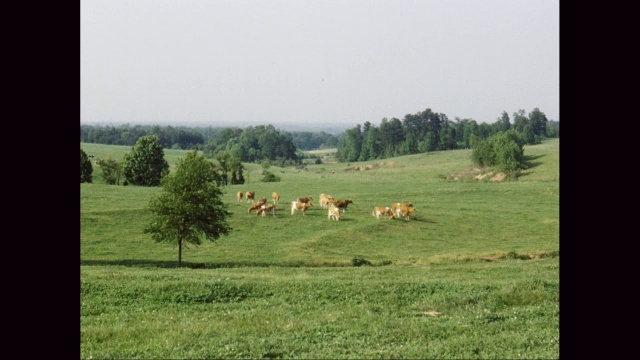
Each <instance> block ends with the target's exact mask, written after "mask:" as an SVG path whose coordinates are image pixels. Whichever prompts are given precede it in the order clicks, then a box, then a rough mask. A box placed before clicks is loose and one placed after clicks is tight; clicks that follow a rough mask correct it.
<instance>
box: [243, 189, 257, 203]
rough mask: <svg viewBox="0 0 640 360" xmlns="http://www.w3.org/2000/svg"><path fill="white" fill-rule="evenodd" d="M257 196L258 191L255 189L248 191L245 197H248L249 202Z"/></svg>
mask: <svg viewBox="0 0 640 360" xmlns="http://www.w3.org/2000/svg"><path fill="white" fill-rule="evenodd" d="M255 196H256V192H255V191H247V193H246V194H245V197H246V198H247V202H249V201H251V202H253V201H254V197H255Z"/></svg>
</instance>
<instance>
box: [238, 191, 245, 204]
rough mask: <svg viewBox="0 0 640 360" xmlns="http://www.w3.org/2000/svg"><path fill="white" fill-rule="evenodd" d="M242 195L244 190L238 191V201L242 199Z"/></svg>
mask: <svg viewBox="0 0 640 360" xmlns="http://www.w3.org/2000/svg"><path fill="white" fill-rule="evenodd" d="M242 195H244V194H243V193H242V191H238V193H237V194H236V198H237V199H238V202H240V201H242Z"/></svg>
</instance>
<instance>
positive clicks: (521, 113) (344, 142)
mask: <svg viewBox="0 0 640 360" xmlns="http://www.w3.org/2000/svg"><path fill="white" fill-rule="evenodd" d="M511 129H513V130H514V131H516V132H517V133H518V135H519V136H521V137H522V139H523V141H524V143H526V144H538V143H540V142H541V141H542V139H543V138H545V137H559V136H560V123H559V122H558V121H553V120H548V119H547V117H546V115H545V114H544V113H543V112H542V111H540V110H539V109H538V108H535V109H534V110H533V111H531V112H530V113H529V114H528V115H527V114H526V112H525V110H522V109H521V110H518V111H517V112H514V113H513V123H512V122H511V119H510V118H509V114H508V113H507V112H506V111H503V112H502V116H501V117H499V118H498V119H497V121H496V122H494V123H492V124H487V123H481V124H478V123H477V122H476V121H475V120H473V119H460V118H458V117H456V118H455V119H454V121H451V120H449V118H448V117H447V115H445V114H442V113H436V112H433V111H432V110H431V109H429V108H427V109H426V110H424V111H422V112H417V113H415V114H407V115H405V116H404V118H403V119H402V120H400V119H398V118H392V119H391V120H389V119H387V118H383V119H382V121H381V122H380V125H379V126H377V127H376V126H375V125H373V124H371V123H370V122H368V121H367V122H365V123H364V124H363V126H360V124H358V125H356V127H354V128H352V129H347V130H346V131H345V132H344V134H343V135H342V136H341V137H340V139H339V141H338V147H337V154H336V158H337V159H338V161H340V162H355V161H367V160H373V159H385V158H390V157H395V156H401V155H409V154H417V153H425V152H430V151H438V150H453V149H464V148H471V147H472V139H473V138H476V139H478V140H485V139H488V138H490V137H491V136H493V135H496V134H497V133H500V132H506V131H508V130H511Z"/></svg>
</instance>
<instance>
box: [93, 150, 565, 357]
mask: <svg viewBox="0 0 640 360" xmlns="http://www.w3.org/2000/svg"><path fill="white" fill-rule="evenodd" d="M81 147H82V148H83V149H84V150H85V151H87V153H93V154H96V155H97V156H101V157H102V156H112V157H114V158H117V159H121V158H122V156H123V155H124V153H125V152H127V151H129V150H130V147H113V146H104V145H95V144H81ZM184 153H185V152H184V151H180V150H165V155H166V158H167V160H168V161H169V162H170V164H172V165H174V164H175V162H176V159H177V158H178V157H180V156H184ZM525 155H526V156H527V158H528V160H529V165H530V167H529V169H528V172H527V174H525V175H524V176H522V177H521V178H520V179H519V181H516V182H507V183H499V184H495V183H459V182H449V181H446V180H444V179H443V175H446V174H449V173H455V172H458V171H461V170H464V169H465V168H467V167H469V166H470V165H471V164H470V156H471V153H470V151H469V150H456V151H447V152H436V153H429V154H418V155H411V156H404V157H398V158H394V159H385V160H379V161H371V162H367V163H357V164H350V166H349V165H347V164H321V165H309V166H308V170H307V171H301V172H298V170H295V169H293V168H278V167H272V168H271V169H270V171H272V172H274V173H275V174H277V175H279V176H280V177H281V178H282V182H278V183H262V182H259V181H258V179H259V178H260V175H259V173H260V169H261V168H260V166H259V165H256V164H247V168H248V169H249V171H248V172H246V173H245V177H246V178H248V180H249V182H248V183H247V184H244V185H236V186H229V187H227V188H225V195H224V197H225V201H226V202H227V203H228V205H229V210H230V211H231V212H232V216H231V218H230V219H229V223H230V224H231V226H232V227H233V229H234V230H233V232H232V234H231V235H230V236H226V237H222V238H221V239H219V240H218V241H217V242H215V243H205V244H203V245H201V246H199V247H191V248H189V249H188V250H186V251H185V252H184V253H183V262H184V263H185V264H186V265H187V266H204V267H220V266H233V267H239V268H234V269H224V270H223V269H202V270H189V269H161V268H158V267H173V266H175V265H176V261H177V250H176V248H175V246H171V245H170V244H154V243H153V242H151V240H150V239H149V236H148V235H146V234H143V232H142V229H143V227H144V225H145V224H146V223H147V222H148V221H149V219H150V217H149V214H148V212H147V211H146V210H145V206H146V204H147V203H148V199H149V198H150V196H152V195H154V194H157V193H159V192H160V191H161V189H159V188H139V187H132V186H129V187H123V186H106V185H104V184H101V183H100V179H99V175H98V173H99V170H98V169H96V170H95V171H96V173H95V174H94V179H96V183H94V184H81V188H80V189H81V264H82V265H81V274H82V282H83V283H82V284H83V285H82V291H83V303H84V304H83V308H82V311H83V313H82V314H83V315H82V316H81V323H82V332H83V341H82V344H81V351H82V355H83V357H87V356H89V355H91V354H93V356H94V357H97V355H100V356H101V357H123V356H124V357H127V356H128V357H131V356H132V354H138V355H134V356H138V357H190V356H195V357H207V356H210V357H242V356H244V357H246V356H249V357H262V356H268V355H269V354H270V353H271V354H272V355H275V356H276V357H277V356H280V357H373V356H382V357H441V358H456V357H520V354H522V355H521V356H524V357H528V358H535V357H545V358H548V357H558V356H559V352H558V344H557V338H558V336H559V332H558V325H557V322H558V318H557V316H558V311H559V310H558V307H557V306H558V297H559V295H558V294H559V276H558V271H559V270H558V264H559V261H558V258H555V257H548V258H543V259H539V260H527V261H523V260H518V259H512V260H504V261H497V262H489V263H488V262H484V261H483V260H480V259H481V258H482V257H489V256H493V257H498V256H503V255H505V254H509V253H511V255H513V254H531V255H535V254H543V255H544V254H547V255H548V254H552V253H554V252H556V251H558V250H559V141H558V140H550V141H546V142H545V143H543V144H541V145H536V146H528V147H525ZM367 164H370V165H373V167H374V169H372V170H365V171H352V170H348V169H349V168H351V167H352V166H356V165H367ZM332 171H334V173H333V174H332ZM248 190H251V191H256V195H257V196H259V197H260V196H265V197H267V198H270V194H271V192H273V191H277V192H279V193H280V194H281V195H282V204H281V205H280V206H279V210H278V214H277V216H276V217H275V218H273V217H265V218H262V217H260V218H258V217H256V216H255V215H249V214H247V212H246V209H247V207H248V204H247V203H246V202H242V203H237V202H236V200H235V193H236V191H248ZM320 193H327V194H332V195H334V196H335V197H338V198H350V199H352V200H353V204H351V205H350V206H349V208H348V209H347V211H346V212H345V214H344V215H343V220H342V221H340V222H335V221H333V222H331V221H329V220H328V219H327V217H326V211H324V210H321V209H319V208H318V207H317V206H316V207H312V208H311V209H310V210H309V211H308V213H307V216H304V217H303V216H302V215H301V214H299V213H296V214H295V215H294V216H291V215H290V210H289V208H288V206H287V202H289V201H291V200H293V199H295V198H296V197H297V196H305V195H312V196H313V197H314V199H316V201H314V205H317V198H318V195H319V194H320ZM395 201H401V202H406V201H412V202H413V203H414V204H415V207H416V208H417V209H418V212H417V213H416V214H415V217H414V218H412V219H411V220H410V221H404V220H393V221H388V220H376V219H375V218H374V217H373V216H372V215H371V210H372V208H373V207H374V206H378V205H389V204H391V202H395ZM355 256H362V257H364V258H365V259H367V260H370V261H371V262H372V263H373V264H374V265H380V264H383V263H385V264H387V263H388V262H391V265H390V266H383V267H376V268H354V267H351V266H349V265H351V260H352V259H353V258H354V257H355ZM122 265H126V266H127V267H123V266H122ZM243 266H246V267H243ZM300 266H303V267H300ZM304 266H314V267H312V268H309V267H304ZM318 266H340V267H318ZM344 266H349V267H344ZM141 267H142V268H141ZM150 278H151V279H154V281H153V282H149V281H148V279H150ZM215 282H220V283H221V284H223V285H221V286H223V287H225V288H224V293H234V291H235V292H238V291H239V292H240V293H243V291H244V293H245V295H246V296H245V297H244V298H243V300H242V301H238V302H234V301H216V299H217V298H215V296H214V297H213V298H211V296H213V295H211V294H212V293H216V292H215V291H213V290H212V286H213V285H212V284H214V283H215ZM434 286H435V287H436V288H438V289H440V287H443V286H444V289H445V290H446V291H444V292H443V293H442V294H440V292H438V295H435V294H436V293H435V292H434V291H433V289H432V288H433V287H434ZM123 287H124V288H123ZM92 289H93V290H92ZM216 289H217V288H216ZM238 289H240V290H238ZM242 289H244V290H242ZM380 289H387V290H384V291H382V290H380ZM218 290H219V289H218ZM218 290H216V291H218ZM241 290H242V291H241ZM130 292H133V294H134V295H135V296H132V295H131V294H130ZM340 292H342V294H345V296H341V295H340V294H339V293H340ZM119 293H122V294H121V296H120V297H119V296H118V295H117V294H119ZM107 294H109V295H107ZM148 294H156V295H157V296H149V295H148ZM167 294H170V295H167ZM203 294H205V295H206V294H209V295H206V296H205V295H203ZM216 294H217V293H216ZM247 294H248V295H247ZM347 294H349V295H351V296H346V295H347ZM196 295H197V296H196ZM319 295H321V296H319ZM148 296H149V297H148ZM198 296H200V297H199V299H201V300H202V299H205V300H203V301H204V303H205V305H189V306H187V305H184V304H182V303H184V301H183V302H182V303H181V302H180V301H177V300H176V299H191V298H194V297H195V298H198ZM207 296H209V297H207ZM147 297H148V298H147ZM206 299H209V300H211V301H208V302H207V301H206ZM212 299H213V300H212ZM354 299H360V300H359V301H357V300H354ZM474 299H475V300H474ZM218 300H220V299H218ZM226 300H228V299H226ZM185 301H186V300H185ZM187 303H188V301H187ZM180 304H182V305H180ZM160 305H162V306H160ZM85 306H86V307H87V308H88V309H85ZM156 306H160V307H159V308H156ZM167 306H168V307H167ZM199 306H200V307H201V306H204V308H199ZM274 306H277V308H278V309H277V310H276V309H274V308H273V307H274ZM514 306H515V307H514ZM96 307H98V308H99V309H100V311H90V310H89V309H92V308H93V309H95V308H96ZM434 307H435V308H436V310H438V311H439V312H443V310H444V312H445V313H446V314H447V316H446V317H438V319H439V320H437V321H435V320H434V322H429V323H427V322H426V320H425V316H421V315H420V314H421V313H423V312H426V311H428V310H434V309H433V308H434ZM157 309H165V310H166V311H164V313H165V314H166V316H167V319H168V317H170V315H169V314H174V315H176V314H182V315H183V323H181V325H177V326H171V327H167V326H165V325H163V321H165V320H166V321H169V320H167V319H164V320H163V318H156V316H155V315H153V316H152V315H150V312H154V311H157ZM485 310H486V311H488V312H486V311H485ZM256 311H258V313H256ZM394 311H397V312H399V314H400V315H401V316H400V317H396V316H392V315H393V314H392V313H393V312H394ZM513 311H524V313H529V320H528V321H529V325H526V323H522V324H520V323H517V321H516V322H514V323H513V324H511V325H513V327H509V326H511V325H509V324H507V323H506V322H507V320H506V319H508V318H509V316H511V315H508V314H510V312H513ZM224 312H228V313H229V314H232V315H229V316H224V315H221V313H222V314H223V313H224ZM325 312H326V313H325ZM474 312H477V314H475V316H477V318H476V319H481V320H482V319H484V320H486V321H480V322H479V323H473V324H471V325H472V328H473V330H471V329H466V327H462V328H461V327H460V326H462V325H469V324H461V322H462V323H464V322H469V320H465V319H466V318H467V317H469V316H471V315H470V314H472V313H474ZM340 313H342V316H341V317H340V318H332V316H335V314H340ZM118 314H120V315H118ZM136 314H137V315H136ZM327 314H334V315H332V316H330V315H327ZM416 314H418V315H416ZM395 315H397V314H395ZM123 316H124V318H123ZM174 318H175V316H174ZM494 318H495V319H494ZM205 319H209V321H205ZM252 319H253V320H260V321H262V322H266V323H270V324H272V325H270V326H269V325H265V324H266V323H261V325H259V326H256V324H255V323H254V322H253V320H252ZM363 319H367V320H366V325H365V323H362V322H363V321H364V320H363ZM487 319H488V320H487ZM491 319H494V320H491ZM141 321H142V322H143V323H144V324H146V325H142V324H141V323H140V322H141ZM189 321H190V322H191V323H192V324H193V323H194V322H195V323H197V324H199V325H198V326H197V327H196V328H194V329H192V330H190V327H191V325H188V324H187V323H188V322H189ZM403 321H404V322H403ZM476 322H477V321H476ZM291 323H293V324H294V325H290V324H291ZM361 323H362V324H361ZM126 324H129V325H130V326H133V325H135V326H134V327H135V328H136V329H138V331H140V332H142V333H145V334H146V333H149V332H151V333H152V334H150V335H149V336H150V337H149V338H147V340H146V341H147V342H148V343H150V344H154V343H155V342H157V344H156V345H155V346H151V347H149V348H147V347H145V346H146V345H144V344H145V341H143V340H142V339H139V340H137V341H136V340H132V339H131V331H129V330H126V329H125V328H123V326H125V325H126ZM296 324H299V325H298V326H296ZM303 324H304V325H303ZM402 324H404V325H402ZM390 325H392V326H391V327H389V326H390ZM432 326H433V327H432ZM505 326H506V327H505ZM387 328H388V329H389V330H385V329H387ZM327 329H329V331H328V330H327ZM467 330H468V331H467ZM260 331H262V335H261V333H260ZM327 331H328V332H327ZM503 331H506V332H507V333H509V334H510V335H504V334H503V335H501V334H500V332H503ZM104 332H106V333H108V334H110V335H109V336H106V335H104V334H103V333H104ZM323 332H324V333H327V334H330V335H331V336H329V338H323V337H322V336H321V335H318V333H320V334H322V333H323ZM266 333H268V334H271V335H265V334H266ZM101 334H102V335H101ZM127 334H129V335H127ZM207 334H208V335H210V336H213V337H215V338H216V339H217V340H215V341H214V340H212V339H208V340H204V339H199V336H204V337H207V336H205V335H207ZM429 334H431V335H429ZM480 334H483V335H482V336H481V335H480ZM487 334H488V335H487ZM527 334H529V335H527ZM103 335H104V336H103ZM312 335H313V336H312ZM365 335H366V336H365ZM363 336H364V337H363ZM505 336H506V338H505ZM433 337H435V338H436V339H437V341H436V340H433V339H432V338H433ZM465 337H467V338H466V339H465ZM393 338H396V340H397V341H392V340H393ZM531 338H534V339H538V338H540V339H542V338H544V339H546V340H545V341H546V342H544V341H542V340H540V339H539V341H538V340H536V341H534V342H533V343H530V341H529V340H530V339H531ZM161 339H171V340H172V341H175V342H182V344H183V347H182V348H181V347H176V346H169V344H162V343H161V342H162V340H161ZM278 339H279V340H278ZM314 339H315V340H314ZM429 339H431V340H429ZM283 340H286V342H287V344H288V345H286V346H285V345H284V344H283V343H282V342H279V341H283ZM302 340H305V341H302ZM541 341H542V342H541ZM554 341H555V343H554ZM211 342H213V343H215V344H217V347H216V346H213V345H212V344H211ZM427 343H428V344H430V346H426V344H427ZM189 344H190V345H189ZM402 344H404V345H403V346H404V347H403V346H401V345H402ZM464 344H466V345H464ZM473 344H476V346H475V347H474V346H472V345H473ZM483 344H484V345H483ZM527 344H528V345H527ZM363 345H367V346H366V347H365V348H363V347H362V346H363ZM456 347H458V348H459V349H458V351H457V352H456V351H455V350H454V349H455V348H456ZM230 349H231V350H230ZM516 350H517V351H516ZM376 351H377V352H376Z"/></svg>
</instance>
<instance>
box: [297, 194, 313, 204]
mask: <svg viewBox="0 0 640 360" xmlns="http://www.w3.org/2000/svg"><path fill="white" fill-rule="evenodd" d="M311 200H313V198H312V197H311V195H309V196H305V197H299V198H297V199H296V201H297V202H299V203H303V204H306V203H308V202H309V201H311Z"/></svg>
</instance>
